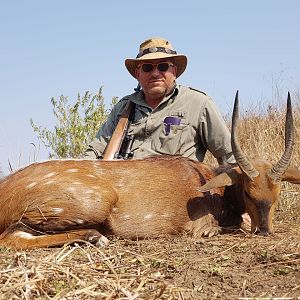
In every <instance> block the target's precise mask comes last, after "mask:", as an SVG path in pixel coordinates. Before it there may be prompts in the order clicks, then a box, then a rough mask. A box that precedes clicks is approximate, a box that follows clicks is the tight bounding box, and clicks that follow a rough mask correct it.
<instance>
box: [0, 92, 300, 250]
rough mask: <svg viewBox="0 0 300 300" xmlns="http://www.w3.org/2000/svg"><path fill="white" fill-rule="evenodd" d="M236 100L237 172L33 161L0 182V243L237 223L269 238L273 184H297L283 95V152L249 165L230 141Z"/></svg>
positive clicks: (183, 161)
mask: <svg viewBox="0 0 300 300" xmlns="http://www.w3.org/2000/svg"><path fill="white" fill-rule="evenodd" d="M237 117H238V95H237V96H236V101H235V108H234V112H233V124H232V149H233V153H234V156H235V158H236V161H237V166H236V167H227V168H223V167H220V168H218V169H216V170H213V169H212V168H211V167H210V166H208V165H206V164H204V163H201V162H195V161H191V160H189V159H187V158H182V157H164V156H162V157H154V158H148V159H143V160H125V161H120V160H116V161H104V160H102V161H99V160H52V161H47V162H42V163H35V164H32V165H30V166H28V167H26V168H24V169H21V170H19V171H17V172H15V173H14V174H11V175H9V176H8V177H6V178H4V179H3V180H2V181H0V246H6V247H11V248H16V249H30V248H34V247H48V246H56V245H62V244H64V243H67V242H74V241H77V240H89V241H97V240H99V239H101V238H103V236H102V233H106V232H109V233H112V234H115V235H118V236H121V237H126V238H139V237H141V238H145V237H157V236H158V235H162V234H176V233H179V232H182V231H187V232H190V233H191V234H192V235H193V236H194V237H195V238H197V237H201V236H203V235H207V236H212V235H214V234H217V233H219V231H220V227H219V226H232V225H240V224H241V222H242V218H241V215H242V214H243V213H244V212H247V213H249V215H250V217H251V231H252V232H256V233H262V234H269V233H272V231H273V224H272V218H273V214H274V210H275V208H276V205H277V203H278V199H279V193H280V182H281V181H284V180H286V181H289V182H292V183H296V184H299V183H300V172H299V170H298V169H296V168H289V165H290V162H291V158H292V150H293V144H294V138H293V122H292V111H291V103H290V97H289V96H288V105H287V117H286V146H285V151H284V153H283V155H282V157H281V158H280V160H279V161H278V162H277V163H276V164H274V165H273V164H271V163H270V162H268V161H263V160H255V161H250V160H248V159H247V157H246V156H245V155H244V153H243V152H242V151H241V149H240V147H239V144H238V141H237V136H236V123H237Z"/></svg>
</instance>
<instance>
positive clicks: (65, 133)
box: [30, 87, 117, 158]
mask: <svg viewBox="0 0 300 300" xmlns="http://www.w3.org/2000/svg"><path fill="white" fill-rule="evenodd" d="M116 102H117V97H113V99H112V101H111V105H113V104H115V103H116ZM51 104H52V106H53V114H54V116H55V118H56V119H57V124H56V125H55V126H54V130H53V131H51V130H49V129H47V128H42V127H41V126H38V125H36V124H35V123H34V122H33V120H32V119H30V124H31V126H32V128H33V130H34V132H35V133H37V135H38V139H39V140H40V141H41V142H42V143H43V144H44V145H45V146H46V148H48V149H49V150H50V152H49V153H50V154H49V157H50V158H77V157H79V156H80V155H81V154H82V153H83V152H84V150H85V149H86V147H87V145H88V143H89V142H90V141H91V140H92V139H93V138H94V137H95V135H96V133H97V131H98V130H99V127H100V125H101V124H102V123H103V122H104V121H105V120H106V118H107V115H108V109H107V108H106V107H105V103H104V98H103V96H102V87H101V88H100V89H99V91H98V93H96V94H94V95H93V94H92V93H90V92H89V91H87V92H85V94H84V95H83V96H80V94H79V93H78V96H77V100H76V102H75V104H74V105H71V104H69V99H68V97H66V96H64V95H61V96H60V98H59V100H58V101H57V100H56V99H55V98H52V99H51Z"/></svg>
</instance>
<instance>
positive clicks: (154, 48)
mask: <svg viewBox="0 0 300 300" xmlns="http://www.w3.org/2000/svg"><path fill="white" fill-rule="evenodd" d="M161 58H172V60H173V61H174V63H175V65H176V67H177V75H176V77H177V78H178V77H179V76H180V75H181V74H182V73H183V72H184V70H185V68H186V65H187V57H186V56H185V55H183V54H177V52H176V51H175V50H174V49H173V47H172V45H171V43H170V42H169V41H167V40H165V39H163V38H150V39H147V40H146V41H144V42H143V43H142V44H141V45H140V50H139V53H138V55H137V57H136V58H128V59H126V60H125V66H126V68H127V70H128V72H129V73H130V74H131V75H132V76H133V77H134V78H136V77H135V69H136V68H137V66H138V64H140V63H141V62H142V61H148V60H153V59H161Z"/></svg>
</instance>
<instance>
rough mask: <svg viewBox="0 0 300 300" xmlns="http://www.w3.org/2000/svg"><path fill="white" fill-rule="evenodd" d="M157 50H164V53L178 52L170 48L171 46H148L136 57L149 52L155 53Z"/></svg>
mask: <svg viewBox="0 0 300 300" xmlns="http://www.w3.org/2000/svg"><path fill="white" fill-rule="evenodd" d="M155 52H162V53H167V54H177V52H176V51H174V50H172V49H169V48H165V47H150V48H147V49H145V50H143V51H141V52H140V53H139V54H138V55H137V57H136V58H140V57H142V56H144V55H146V54H149V53H155Z"/></svg>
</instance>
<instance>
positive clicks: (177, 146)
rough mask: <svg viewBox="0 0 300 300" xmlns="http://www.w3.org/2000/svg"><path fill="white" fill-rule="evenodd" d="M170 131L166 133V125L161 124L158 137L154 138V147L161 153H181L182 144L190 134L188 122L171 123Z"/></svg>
mask: <svg viewBox="0 0 300 300" xmlns="http://www.w3.org/2000/svg"><path fill="white" fill-rule="evenodd" d="M169 126H170V128H169V130H168V131H169V133H168V134H166V125H165V124H164V123H162V124H161V130H160V134H159V137H158V139H154V140H153V148H155V150H156V151H157V152H159V153H162V154H170V155H181V154H182V153H181V152H182V151H181V149H182V146H183V144H184V142H185V140H186V137H187V134H188V128H189V124H188V123H181V124H180V125H169Z"/></svg>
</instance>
